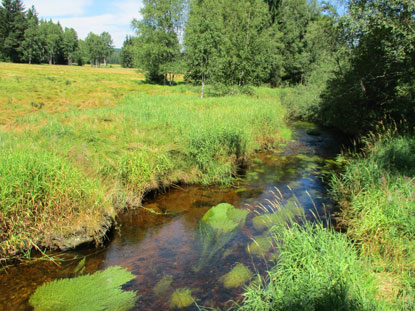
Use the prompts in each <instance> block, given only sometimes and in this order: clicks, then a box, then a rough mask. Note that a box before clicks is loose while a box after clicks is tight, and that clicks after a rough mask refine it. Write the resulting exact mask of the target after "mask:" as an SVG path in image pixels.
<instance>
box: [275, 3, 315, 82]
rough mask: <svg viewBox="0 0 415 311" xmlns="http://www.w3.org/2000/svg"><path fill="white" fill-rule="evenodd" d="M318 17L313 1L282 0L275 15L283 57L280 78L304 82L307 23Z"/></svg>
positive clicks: (307, 68) (308, 58) (308, 61)
mask: <svg viewBox="0 0 415 311" xmlns="http://www.w3.org/2000/svg"><path fill="white" fill-rule="evenodd" d="M319 17H320V12H319V10H318V9H317V5H316V3H315V1H308V0H287V1H282V2H281V5H280V7H279V10H278V14H277V16H276V21H275V22H276V23H277V24H278V26H277V27H278V30H279V31H280V32H281V34H282V35H281V40H282V44H283V48H282V50H281V52H282V57H283V59H284V67H283V72H282V74H283V76H282V77H281V78H282V80H284V81H287V82H288V83H291V84H296V83H304V82H305V77H306V75H307V74H308V73H309V70H310V64H311V63H312V60H311V59H310V55H309V49H308V46H307V42H306V40H305V37H306V34H307V30H308V25H309V24H310V23H311V22H312V21H314V20H316V19H318V18H319Z"/></svg>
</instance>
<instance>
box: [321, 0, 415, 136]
mask: <svg viewBox="0 0 415 311" xmlns="http://www.w3.org/2000/svg"><path fill="white" fill-rule="evenodd" d="M342 28H343V29H344V30H345V34H344V39H345V45H346V46H348V47H349V48H350V59H349V62H348V65H347V66H345V68H344V69H343V70H342V72H340V73H338V74H336V76H335V78H333V79H332V80H331V81H330V82H329V85H328V87H327V90H326V91H325V92H324V94H323V108H322V116H323V118H324V120H325V121H326V123H327V124H328V125H335V126H338V127H341V128H342V129H343V130H345V131H348V132H350V133H353V134H356V133H359V132H362V131H363V132H365V131H368V130H370V129H373V128H374V127H375V126H376V124H377V123H378V122H379V121H381V120H383V119H384V118H385V115H387V116H389V117H390V118H392V119H393V120H395V121H398V122H399V121H402V120H404V119H406V120H407V121H409V122H413V121H415V109H414V98H415V46H414V42H415V2H413V1H412V0H382V1H380V0H352V1H350V2H349V8H348V15H347V16H346V17H345V18H344V20H343V22H342ZM345 115H346V116H348V117H347V118H345V117H344V116H345Z"/></svg>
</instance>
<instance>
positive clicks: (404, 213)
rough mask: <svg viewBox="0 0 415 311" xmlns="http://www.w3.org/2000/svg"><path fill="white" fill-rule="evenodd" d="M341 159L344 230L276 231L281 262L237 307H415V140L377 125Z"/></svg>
mask: <svg viewBox="0 0 415 311" xmlns="http://www.w3.org/2000/svg"><path fill="white" fill-rule="evenodd" d="M379 133H381V134H376V135H374V134H371V135H369V136H367V137H366V138H364V139H363V140H362V144H363V146H364V147H363V150H359V152H357V151H355V152H353V153H350V154H347V155H342V156H339V157H338V160H337V162H338V164H339V165H341V166H342V167H343V169H342V173H341V174H337V175H333V177H332V180H331V189H332V195H333V197H334V199H335V200H336V201H337V202H338V203H339V205H340V211H339V213H338V215H337V222H338V224H339V226H340V227H342V229H343V231H344V232H345V234H344V233H338V232H335V231H334V230H333V229H331V228H323V227H322V226H321V225H318V224H317V225H316V224H314V225H313V224H309V223H306V224H305V226H304V227H300V226H297V225H294V226H293V227H291V228H288V227H287V228H283V229H281V228H278V229H277V228H276V231H275V239H276V240H277V242H278V245H279V247H278V249H277V254H278V260H277V261H276V264H275V266H274V267H273V268H272V269H271V270H270V271H269V272H268V277H267V278H266V279H260V280H259V281H258V282H256V283H252V284H251V285H250V286H249V287H248V288H247V290H246V292H245V299H244V303H243V305H242V306H240V307H238V308H237V310H244V311H245V310H249V311H251V310H256V311H257V310H264V311H265V310H415V282H414V280H415V278H414V277H415V239H414V238H415V233H414V232H415V201H414V198H415V181H414V180H415V179H414V176H415V139H414V137H413V135H401V134H399V133H398V132H397V131H390V130H389V131H387V130H382V131H380V132H379Z"/></svg>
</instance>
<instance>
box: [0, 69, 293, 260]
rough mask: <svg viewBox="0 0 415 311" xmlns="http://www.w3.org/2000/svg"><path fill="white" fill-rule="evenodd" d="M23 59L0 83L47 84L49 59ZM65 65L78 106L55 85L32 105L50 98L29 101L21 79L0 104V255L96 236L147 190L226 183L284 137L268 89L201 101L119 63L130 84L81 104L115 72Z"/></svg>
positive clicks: (188, 90) (280, 111) (66, 87)
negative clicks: (38, 62) (34, 62)
mask: <svg viewBox="0 0 415 311" xmlns="http://www.w3.org/2000/svg"><path fill="white" fill-rule="evenodd" d="M13 66H16V70H17V72H15V73H13V68H12V67H13ZM20 66H22V67H20ZM23 66H24V65H9V64H0V71H5V72H8V74H7V75H2V80H1V81H0V83H2V85H9V82H10V81H12V80H13V79H14V80H16V78H14V76H15V75H22V76H23V77H24V79H25V82H24V84H23V85H26V88H30V87H33V88H35V87H36V85H38V84H39V85H43V83H45V85H48V84H49V82H47V81H49V79H48V78H47V77H48V76H49V74H48V75H45V76H43V75H44V73H45V72H44V71H43V70H41V68H44V67H45V66H37V67H39V72H40V73H39V72H37V71H36V68H37V67H36V66H35V67H31V66H27V65H25V66H24V67H25V68H27V71H25V70H26V69H25V70H24V71H22V72H20V71H19V70H23V69H22V68H23ZM45 68H46V69H45V70H50V71H52V73H53V75H55V76H56V77H57V78H56V80H55V81H57V80H59V81H60V80H62V79H68V75H65V78H63V75H62V74H60V73H59V72H60V70H61V68H60V67H58V66H56V67H55V66H51V67H49V66H47V67H45ZM65 70H66V71H68V72H70V74H69V76H70V75H71V74H73V75H74V76H75V75H76V76H77V77H78V76H79V77H78V78H76V79H77V81H78V82H77V83H79V88H73V83H66V82H63V83H60V82H59V83H58V89H59V93H60V94H71V95H70V96H69V95H68V96H69V97H68V101H69V102H71V98H72V97H73V98H74V102H77V101H80V103H81V104H73V103H69V104H68V105H66V104H65V102H60V101H59V99H58V97H59V96H57V97H53V96H54V95H53V94H54V90H55V89H54V88H51V89H49V88H48V87H45V89H44V90H42V92H41V93H40V95H38V96H40V97H39V98H37V99H36V102H37V101H39V102H40V101H41V102H46V99H48V98H52V99H50V100H51V101H50V102H47V104H45V105H44V106H42V107H40V106H37V107H35V106H33V105H31V104H29V105H28V104H27V103H26V98H27V97H30V96H31V95H30V94H31V93H30V92H29V93H28V92H26V89H25V88H23V87H22V85H21V84H20V83H17V84H16V87H14V88H10V89H9V90H8V92H7V96H8V98H9V100H8V102H9V104H7V102H6V103H2V105H1V107H2V109H3V110H4V111H6V116H7V117H4V118H3V119H2V122H3V127H2V129H1V131H0V149H1V153H0V226H1V228H0V229H1V230H0V232H1V241H0V258H2V259H7V258H10V257H11V256H14V255H18V254H21V253H22V252H25V251H28V250H30V249H31V248H33V247H51V248H54V247H60V248H62V247H63V248H65V247H70V246H73V245H75V244H76V243H77V242H79V241H83V240H88V239H92V238H93V237H96V236H100V235H101V233H102V232H103V231H105V230H106V228H105V226H106V225H108V223H109V219H111V218H113V216H114V215H115V214H116V213H117V211H119V210H120V209H123V208H125V207H129V206H138V205H139V204H140V202H141V199H142V197H143V196H144V195H145V193H147V192H148V191H150V190H153V189H159V188H163V187H167V186H169V185H171V184H172V183H202V184H212V183H219V184H228V183H230V182H231V181H232V180H233V178H234V177H235V176H236V174H237V170H238V168H239V167H240V166H243V165H244V163H246V161H248V160H249V158H250V156H251V155H252V153H253V152H255V151H256V150H260V149H264V148H276V147H278V144H279V143H280V142H282V141H284V140H286V139H288V138H289V137H290V131H289V130H288V128H287V127H286V125H285V122H284V117H285V109H284V108H283V107H282V106H281V104H280V103H279V101H278V100H276V99H275V98H276V97H272V96H269V94H268V93H269V92H268V91H266V92H262V93H264V94H265V95H264V94H262V93H261V90H259V92H258V95H257V96H233V97H222V98H208V99H204V100H202V99H200V98H199V96H198V94H197V93H193V91H192V89H193V88H192V87H187V86H185V85H180V86H176V87H162V86H157V85H146V84H143V83H142V82H139V81H138V82H137V81H135V80H134V79H139V77H140V76H139V75H137V76H136V77H135V78H132V77H130V74H131V73H130V71H127V72H126V73H125V72H123V71H122V69H118V68H117V69H114V70H115V72H114V75H115V76H117V74H120V75H121V77H118V78H117V79H118V80H119V82H120V83H121V84H122V81H123V79H126V78H125V76H128V77H129V78H128V79H130V78H131V79H132V80H134V81H133V82H131V83H132V84H134V85H135V87H134V90H133V89H131V90H130V89H129V88H128V87H125V89H123V90H124V91H125V92H127V93H128V95H123V96H120V97H119V98H117V96H114V97H111V96H107V97H106V98H107V101H102V102H100V101H98V102H96V103H95V104H94V105H89V104H86V105H84V104H82V103H84V101H83V100H82V96H84V95H85V94H87V95H85V96H87V98H89V99H93V98H94V93H93V92H92V93H91V92H90V93H88V90H90V89H95V87H94V86H93V85H95V83H98V82H97V81H96V76H97V75H99V76H100V79H101V80H99V83H98V84H99V85H100V86H101V84H102V85H104V86H105V85H106V82H108V81H111V80H112V79H115V78H114V76H113V75H112V73H111V71H110V70H111V69H93V68H76V67H73V71H71V70H72V68H68V67H65ZM83 70H84V71H83ZM9 71H12V73H10V72H9ZM18 72H19V73H18ZM91 72H92V73H91ZM37 74H40V75H42V76H37ZM123 75H125V76H123ZM58 77H59V79H58ZM22 79H23V78H22ZM45 79H46V80H47V81H46V82H45ZM128 79H127V80H128ZM30 81H32V82H30ZM62 81H63V80H62ZM81 81H82V82H81ZM10 83H11V82H10ZM30 83H32V84H30ZM90 84H92V86H91V85H90ZM10 85H12V84H10ZM127 85H128V83H127ZM10 87H11V86H10ZM115 88H116V87H115ZM0 89H1V88H0ZM109 89H110V88H108V87H103V90H105V91H108V90H109ZM112 91H114V92H116V91H115V89H114V90H112ZM112 91H108V92H110V93H111V92H112ZM124 91H123V92H124ZM2 96H3V95H2ZM42 96H43V97H42ZM2 98H3V97H2ZM53 98H55V100H56V101H57V102H56V106H55V104H54V102H53V101H54V99H53ZM17 112H19V113H17ZM20 112H21V113H20ZM2 116H3V115H2ZM103 226H104V227H103Z"/></svg>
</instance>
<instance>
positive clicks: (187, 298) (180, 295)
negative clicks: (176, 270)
mask: <svg viewBox="0 0 415 311" xmlns="http://www.w3.org/2000/svg"><path fill="white" fill-rule="evenodd" d="M194 302H195V299H194V298H193V296H192V290H191V289H190V288H179V289H176V290H175V291H174V293H173V294H172V295H171V297H170V304H169V305H170V308H171V309H183V308H186V307H188V306H191V305H192V304H193V303H194Z"/></svg>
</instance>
